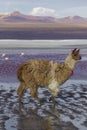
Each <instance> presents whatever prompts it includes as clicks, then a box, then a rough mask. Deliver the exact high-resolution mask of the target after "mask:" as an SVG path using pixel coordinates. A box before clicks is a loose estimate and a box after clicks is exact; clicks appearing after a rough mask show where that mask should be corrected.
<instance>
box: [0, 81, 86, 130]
mask: <svg viewBox="0 0 87 130" xmlns="http://www.w3.org/2000/svg"><path fill="white" fill-rule="evenodd" d="M77 82H78V81H77ZM17 86H18V83H0V129H1V130H86V129H87V100H86V98H87V84H85V83H82V84H81V83H80V82H79V83H73V81H70V82H67V83H66V84H65V85H64V86H63V87H61V92H60V94H59V96H58V97H57V98H56V101H57V103H56V105H54V104H53V102H49V100H48V99H49V97H50V93H49V92H48V90H47V89H44V88H43V89H39V97H40V98H41V100H42V101H43V102H42V103H41V104H40V103H38V102H37V101H35V100H34V99H33V98H32V97H31V95H30V94H29V91H27V92H26V93H25V94H24V96H23V104H21V105H20V104H19V103H18V96H17V94H16V89H17Z"/></svg>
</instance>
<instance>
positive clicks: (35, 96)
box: [30, 87, 40, 101]
mask: <svg viewBox="0 0 87 130" xmlns="http://www.w3.org/2000/svg"><path fill="white" fill-rule="evenodd" d="M37 89H38V88H37V87H30V94H31V96H32V97H34V98H35V99H36V100H37V101H40V100H39V98H38V96H37Z"/></svg>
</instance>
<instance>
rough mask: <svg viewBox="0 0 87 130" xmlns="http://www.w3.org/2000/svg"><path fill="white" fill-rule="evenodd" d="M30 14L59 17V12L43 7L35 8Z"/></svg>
mask: <svg viewBox="0 0 87 130" xmlns="http://www.w3.org/2000/svg"><path fill="white" fill-rule="evenodd" d="M30 14H31V15H34V16H53V17H57V16H58V14H57V12H56V11H55V10H54V9H49V8H43V7H36V8H33V10H32V11H31V12H30Z"/></svg>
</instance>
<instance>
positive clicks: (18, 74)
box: [17, 66, 24, 82]
mask: <svg viewBox="0 0 87 130" xmlns="http://www.w3.org/2000/svg"><path fill="white" fill-rule="evenodd" d="M22 70H23V66H20V67H19V68H18V70H17V77H18V79H19V81H21V82H24V80H23V78H22Z"/></svg>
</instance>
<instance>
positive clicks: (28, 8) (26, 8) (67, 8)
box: [0, 0, 87, 17]
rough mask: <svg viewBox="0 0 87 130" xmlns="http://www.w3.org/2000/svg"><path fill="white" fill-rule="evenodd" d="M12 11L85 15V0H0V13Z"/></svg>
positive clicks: (62, 15) (86, 15)
mask: <svg viewBox="0 0 87 130" xmlns="http://www.w3.org/2000/svg"><path fill="white" fill-rule="evenodd" d="M14 11H19V12H21V13H24V14H28V15H36V16H52V17H67V16H75V15H79V16H81V17H87V0H0V14H2V13H4V14H7V13H10V12H14Z"/></svg>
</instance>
